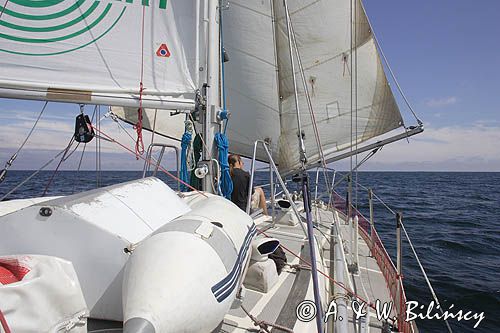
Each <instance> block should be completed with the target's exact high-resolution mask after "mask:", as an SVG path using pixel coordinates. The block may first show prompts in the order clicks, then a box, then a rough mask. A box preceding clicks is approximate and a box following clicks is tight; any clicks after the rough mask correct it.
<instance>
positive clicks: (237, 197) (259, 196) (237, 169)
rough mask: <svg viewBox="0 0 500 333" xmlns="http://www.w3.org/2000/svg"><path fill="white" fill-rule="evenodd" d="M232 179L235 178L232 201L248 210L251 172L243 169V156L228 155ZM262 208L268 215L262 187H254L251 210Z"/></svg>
mask: <svg viewBox="0 0 500 333" xmlns="http://www.w3.org/2000/svg"><path fill="white" fill-rule="evenodd" d="M228 162H229V168H230V172H231V179H232V180H233V193H232V194H231V201H232V202H233V203H234V204H235V205H236V206H238V207H240V209H242V210H243V211H246V207H247V200H248V187H249V186H250V174H249V173H248V172H246V171H245V170H243V160H242V159H241V156H239V155H236V154H231V155H229V157H228ZM258 208H262V210H263V213H264V215H267V205H266V197H265V195H264V191H263V190H262V188H260V187H256V188H254V191H253V194H252V201H251V206H250V209H251V210H256V209H258Z"/></svg>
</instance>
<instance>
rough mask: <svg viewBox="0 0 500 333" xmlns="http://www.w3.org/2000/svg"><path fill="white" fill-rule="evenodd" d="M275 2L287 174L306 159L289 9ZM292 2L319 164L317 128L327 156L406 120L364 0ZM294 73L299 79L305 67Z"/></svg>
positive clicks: (311, 140)
mask: <svg viewBox="0 0 500 333" xmlns="http://www.w3.org/2000/svg"><path fill="white" fill-rule="evenodd" d="M274 3H275V8H276V20H277V29H276V31H277V33H276V39H277V49H278V63H279V74H280V75H279V77H280V94H281V136H280V143H279V151H280V154H279V160H278V161H279V167H280V170H281V171H282V172H285V173H286V172H289V171H293V170H297V169H299V168H300V166H301V164H300V156H299V150H298V143H297V141H298V140H297V133H298V128H297V110H296V108H295V99H294V88H293V84H292V78H293V76H292V75H293V73H292V70H291V66H290V51H289V46H288V34H287V23H286V19H285V11H284V8H283V5H282V1H281V0H274ZM288 4H289V11H290V17H291V24H292V26H293V33H294V36H295V39H296V45H297V49H298V53H299V55H300V60H301V61H302V65H303V70H304V75H305V81H306V83H307V91H308V93H309V96H310V98H311V104H312V110H313V112H314V115H315V122H314V121H313V120H312V117H311V116H310V114H309V107H308V101H307V98H306V97H307V96H306V90H305V89H304V86H303V85H302V84H298V95H299V107H300V110H301V120H302V130H303V131H304V134H305V145H306V153H307V157H308V161H309V163H311V164H317V162H318V161H319V160H320V157H321V156H320V149H319V148H318V144H317V139H316V137H315V131H314V126H317V132H318V134H319V135H318V136H319V141H320V143H321V149H322V150H323V152H324V155H325V156H328V155H331V154H333V153H336V152H338V151H340V150H343V149H346V148H349V147H352V146H354V145H356V144H359V143H361V142H364V141H366V140H368V139H370V138H373V137H375V136H378V135H381V134H384V133H386V132H389V131H391V130H393V129H395V128H397V127H399V126H401V125H402V117H401V114H400V112H399V109H398V106H397V104H396V102H395V99H394V96H393V94H392V92H391V90H390V87H389V85H388V82H387V79H386V76H385V73H384V69H383V66H382V63H381V61H380V58H379V55H378V51H377V48H376V43H375V40H374V37H373V35H372V31H371V28H370V25H369V23H368V20H367V17H366V14H365V12H364V9H363V7H362V4H361V1H359V0H353V1H347V0H323V1H321V0H314V1H313V0H289V1H288ZM354 14H356V15H354ZM351 41H352V44H351ZM294 53H295V52H294ZM297 60H298V59H297ZM297 70H298V68H297ZM295 75H296V77H297V79H298V80H299V82H300V78H301V75H300V73H299V72H297V73H295ZM353 80H354V81H353ZM356 81H357V84H353V82H356Z"/></svg>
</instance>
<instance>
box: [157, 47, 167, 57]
mask: <svg viewBox="0 0 500 333" xmlns="http://www.w3.org/2000/svg"><path fill="white" fill-rule="evenodd" d="M156 55H157V56H158V57H164V58H168V57H170V50H169V49H168V47H167V44H161V45H160V47H159V48H158V51H156Z"/></svg>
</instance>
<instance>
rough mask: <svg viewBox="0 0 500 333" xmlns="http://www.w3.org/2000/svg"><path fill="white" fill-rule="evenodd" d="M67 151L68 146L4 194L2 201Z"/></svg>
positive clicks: (0, 199)
mask: <svg viewBox="0 0 500 333" xmlns="http://www.w3.org/2000/svg"><path fill="white" fill-rule="evenodd" d="M65 151H66V148H64V149H63V150H61V151H60V152H59V153H57V154H56V155H55V156H54V157H53V158H51V159H50V160H49V161H48V162H46V163H45V164H44V165H42V167H40V168H39V169H38V170H36V171H35V172H33V173H32V174H31V175H29V176H28V177H27V178H26V179H25V180H23V181H22V182H21V183H19V184H18V185H16V186H15V187H14V188H13V189H12V190H10V191H9V192H7V193H6V194H5V195H4V196H2V197H1V198H0V201H4V200H5V199H6V198H7V197H8V196H9V195H11V194H12V193H13V192H15V191H16V190H17V189H19V188H20V187H21V186H23V185H24V184H26V183H27V182H28V181H30V180H31V179H32V178H33V177H35V176H36V175H37V174H39V173H40V171H42V170H43V169H45V168H46V167H47V166H48V165H50V164H51V163H52V162H54V161H55V160H56V159H57V158H58V157H59V156H61V155H62V154H63V153H64V152H65Z"/></svg>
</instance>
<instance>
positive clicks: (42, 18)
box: [0, 0, 167, 56]
mask: <svg viewBox="0 0 500 333" xmlns="http://www.w3.org/2000/svg"><path fill="white" fill-rule="evenodd" d="M136 5H138V6H136ZM140 5H142V6H147V7H149V6H150V1H149V0H139V1H137V0H136V1H134V0H123V1H120V0H108V1H94V0H90V1H88V0H73V1H64V0H10V1H9V2H7V3H6V4H4V6H5V8H3V7H2V6H0V10H3V15H2V17H1V20H0V39H2V40H3V42H2V46H1V47H0V51H4V52H9V53H14V54H22V55H31V56H48V55H57V54H63V53H68V52H71V51H75V50H78V49H81V48H84V47H85V46H88V45H90V44H93V43H95V42H96V41H97V40H99V39H101V38H102V37H104V36H105V35H106V34H108V33H109V32H110V31H111V30H113V28H114V27H115V26H116V24H117V23H118V22H119V21H120V20H121V19H122V18H123V16H124V13H125V11H126V10H127V9H129V10H138V9H139V10H140V8H142V6H140ZM158 6H159V9H163V10H164V9H166V8H167V0H160V1H159V3H158ZM129 7H136V8H129ZM139 23H140V22H137V24H139Z"/></svg>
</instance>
